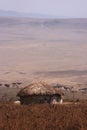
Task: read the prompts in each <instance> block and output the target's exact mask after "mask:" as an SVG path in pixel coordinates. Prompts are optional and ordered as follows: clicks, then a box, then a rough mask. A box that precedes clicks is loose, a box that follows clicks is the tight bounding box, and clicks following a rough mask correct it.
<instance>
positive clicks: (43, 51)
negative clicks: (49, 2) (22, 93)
mask: <svg viewBox="0 0 87 130" xmlns="http://www.w3.org/2000/svg"><path fill="white" fill-rule="evenodd" d="M86 56H87V19H29V18H10V17H9V18H6V17H0V130H87V58H86ZM33 81H46V82H47V83H50V84H52V85H54V87H59V86H60V87H59V89H60V91H63V92H64V97H63V98H64V103H63V104H62V105H50V104H41V105H40V104H36V105H28V106H25V105H20V106H17V105H14V104H13V101H15V100H18V99H19V98H18V97H17V96H16V95H17V93H18V92H19V90H20V89H21V87H25V86H26V85H28V84H29V83H31V82H33Z"/></svg>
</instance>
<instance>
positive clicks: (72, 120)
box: [0, 103, 87, 130]
mask: <svg viewBox="0 0 87 130" xmlns="http://www.w3.org/2000/svg"><path fill="white" fill-rule="evenodd" d="M0 130H87V104H86V103H83V104H70V105H48V104H42V105H29V106H24V105H20V106H17V105H13V104H12V103H6V104H0Z"/></svg>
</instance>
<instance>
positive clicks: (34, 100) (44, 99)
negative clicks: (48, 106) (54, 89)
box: [20, 95, 61, 104]
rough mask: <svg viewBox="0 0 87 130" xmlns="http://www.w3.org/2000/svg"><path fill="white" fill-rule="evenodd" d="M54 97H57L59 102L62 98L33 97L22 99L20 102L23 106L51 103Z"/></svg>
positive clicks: (50, 96)
mask: <svg viewBox="0 0 87 130" xmlns="http://www.w3.org/2000/svg"><path fill="white" fill-rule="evenodd" d="M54 96H56V99H57V101H59V99H60V98H61V96H60V95H31V96H23V97H20V101H21V103H22V104H41V103H50V102H51V100H52V98H53V97H54Z"/></svg>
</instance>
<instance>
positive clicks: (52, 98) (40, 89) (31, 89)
mask: <svg viewBox="0 0 87 130" xmlns="http://www.w3.org/2000/svg"><path fill="white" fill-rule="evenodd" d="M17 96H19V97H20V101H21V104H36V103H52V104H58V103H62V93H61V92H60V91H58V89H57V88H54V87H52V86H50V85H48V84H46V83H44V82H39V83H32V84H30V85H28V86H26V87H25V88H22V89H21V90H20V91H19V93H18V94H17Z"/></svg>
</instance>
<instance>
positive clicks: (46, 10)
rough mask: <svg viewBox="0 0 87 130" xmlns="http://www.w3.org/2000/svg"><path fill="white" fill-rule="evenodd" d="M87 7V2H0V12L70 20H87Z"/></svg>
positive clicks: (57, 0)
mask: <svg viewBox="0 0 87 130" xmlns="http://www.w3.org/2000/svg"><path fill="white" fill-rule="evenodd" d="M86 5H87V1H86V0H84V1H83V0H71V1H70V0H66V1H64V0H61V1H60V0H55V1H50V0H44V1H43V0H37V1H34V0H25V1H23V0H18V1H17V0H15V1H12V0H3V1H2V0H0V10H5V11H9V10H11V11H16V12H23V13H29V14H42V15H49V16H55V17H68V18H87V7H86Z"/></svg>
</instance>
